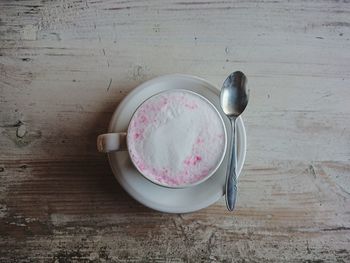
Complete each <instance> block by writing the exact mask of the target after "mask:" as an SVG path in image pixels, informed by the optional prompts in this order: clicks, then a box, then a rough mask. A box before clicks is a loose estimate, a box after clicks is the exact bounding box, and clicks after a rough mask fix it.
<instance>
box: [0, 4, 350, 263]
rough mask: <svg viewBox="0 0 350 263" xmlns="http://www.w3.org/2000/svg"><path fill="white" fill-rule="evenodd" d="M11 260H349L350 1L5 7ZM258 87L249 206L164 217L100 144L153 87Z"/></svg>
mask: <svg viewBox="0 0 350 263" xmlns="http://www.w3.org/2000/svg"><path fill="white" fill-rule="evenodd" d="M0 18H1V20H0V135H1V136H0V180H1V181H0V261H1V262H215V261H217V262H336V261H338V262H350V162H349V161H350V132H349V129H350V106H349V105H350V104H349V103H350V4H349V3H347V1H332V2H331V1H283V0H281V1H280V0H277V1H262V2H260V1H233V2H231V1H195V2H187V1H160V0H159V1H128V0H126V1H101V0H54V1H39V0H29V1H6V0H2V1H1V2H0ZM238 69H240V70H242V71H244V72H245V73H246V74H247V76H248V78H249V88H250V90H251V100H250V103H249V106H248V108H247V111H246V112H245V113H244V117H243V118H244V121H245V124H246V129H247V136H248V151H247V159H246V164H245V167H244V170H243V174H242V177H241V178H240V182H239V195H238V199H239V202H238V209H237V210H236V211H235V212H234V213H228V212H227V211H226V210H225V203H224V200H223V199H222V200H220V201H219V202H217V203H216V204H214V205H212V206H211V207H208V208H207V209H203V210H201V211H198V212H196V213H192V214H183V215H173V214H163V213H159V212H155V211H152V210H150V209H148V208H145V207H144V206H142V205H141V204H139V203H137V202H136V201H134V200H133V199H132V198H131V197H129V196H128V194H127V193H126V192H124V190H123V189H122V188H121V187H120V186H119V185H118V183H117V181H116V180H115V178H114V177H113V175H112V173H111V170H110V168H109V165H108V162H107V160H106V156H105V155H101V154H98V153H97V152H96V147H95V139H96V136H97V135H98V134H100V133H103V132H105V131H106V129H107V125H108V121H109V119H110V118H111V115H112V112H113V111H114V109H115V108H116V107H117V106H118V103H119V102H120V101H121V100H122V99H123V98H124V97H125V95H126V94H127V93H128V92H129V91H131V90H132V89H133V88H134V87H136V86H137V85H138V84H140V83H142V82H143V81H145V80H148V79H150V78H153V77H155V76H159V75H163V74H168V73H187V74H193V75H198V76H200V77H203V78H205V79H207V80H209V81H211V82H212V83H214V84H215V85H217V87H220V86H221V83H222V82H223V80H224V79H225V77H226V76H227V75H228V74H229V73H230V72H232V71H234V70H238Z"/></svg>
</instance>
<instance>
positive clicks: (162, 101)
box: [127, 90, 226, 187]
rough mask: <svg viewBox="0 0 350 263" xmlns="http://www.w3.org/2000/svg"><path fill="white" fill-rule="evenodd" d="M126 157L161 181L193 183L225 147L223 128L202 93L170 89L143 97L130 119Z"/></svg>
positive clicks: (214, 163) (212, 165)
mask: <svg viewBox="0 0 350 263" xmlns="http://www.w3.org/2000/svg"><path fill="white" fill-rule="evenodd" d="M127 136H128V137H127V140H128V147H129V152H130V156H131V159H132V161H133V163H134V165H135V166H136V167H137V169H138V170H139V171H140V172H141V173H142V174H144V175H145V176H146V177H147V178H149V179H150V180H152V181H154V182H156V183H159V184H161V185H165V186H172V187H182V186H186V185H191V184H195V183H196V182H199V181H201V180H203V179H204V178H206V177H207V176H208V175H209V174H210V173H212V172H213V171H214V170H215V169H216V168H217V166H218V164H219V163H220V162H221V160H222V158H223V154H224V151H225V139H226V138H225V128H224V125H223V123H222V119H221V117H220V115H219V113H218V112H217V111H216V109H215V108H214V107H213V106H212V105H211V104H210V103H209V102H208V101H207V100H206V99H204V98H203V97H201V96H199V95H197V94H195V93H192V92H189V91H185V90H170V91H166V92H162V93H160V94H158V95H155V96H153V97H151V98H150V99H148V100H146V101H145V102H144V103H143V104H142V105H141V106H140V107H139V108H138V109H137V111H136V112H135V114H134V116H133V118H132V119H131V122H130V125H129V130H128V135H127Z"/></svg>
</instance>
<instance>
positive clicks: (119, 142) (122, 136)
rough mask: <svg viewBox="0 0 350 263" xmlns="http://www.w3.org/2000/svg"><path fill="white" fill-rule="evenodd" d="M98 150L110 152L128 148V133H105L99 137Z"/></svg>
mask: <svg viewBox="0 0 350 263" xmlns="http://www.w3.org/2000/svg"><path fill="white" fill-rule="evenodd" d="M97 150H98V151H99V152H103V153H108V152H114V151H123V150H126V133H125V132H120V133H105V134H101V135H99V136H98V137H97Z"/></svg>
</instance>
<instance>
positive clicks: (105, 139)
mask: <svg viewBox="0 0 350 263" xmlns="http://www.w3.org/2000/svg"><path fill="white" fill-rule="evenodd" d="M170 91H173V90H167V91H163V92H160V93H157V94H154V95H153V96H151V97H149V98H148V99H147V100H145V101H144V102H143V103H142V104H141V105H140V106H139V107H138V108H137V109H136V110H135V112H134V113H133V115H132V118H131V119H130V122H129V125H128V129H127V131H126V132H118V133H106V134H101V135H99V136H98V137H97V149H98V151H99V152H103V153H109V152H115V151H128V152H129V156H130V159H131V161H132V163H133V164H134V166H135V167H136V169H137V170H138V171H139V172H140V173H141V175H143V176H144V177H145V178H146V179H148V180H150V181H151V182H153V183H155V184H157V185H160V186H164V187H169V188H186V187H190V186H195V185H198V184H200V183H202V182H203V181H205V180H207V179H208V178H209V177H210V176H212V175H213V174H214V173H215V172H216V170H217V169H218V168H219V166H220V165H221V163H222V161H223V159H224V157H225V152H226V148H227V133H226V129H225V124H224V121H223V119H222V117H221V115H220V114H219V112H218V110H217V109H216V107H215V106H214V105H213V104H212V103H211V102H210V101H209V100H207V99H206V98H205V97H203V96H201V95H199V94H198V93H195V92H193V91H189V90H183V89H177V91H181V92H187V93H191V94H193V95H196V96H198V97H199V98H201V99H202V100H205V101H206V102H207V104H208V105H210V107H212V108H213V109H214V110H215V112H216V115H217V118H218V120H220V122H221V125H222V127H223V133H224V144H223V146H222V147H223V148H222V154H221V157H220V159H219V161H218V162H217V163H216V165H215V167H214V168H213V169H212V170H211V171H210V172H209V173H208V174H207V175H206V176H205V177H204V178H203V179H201V180H199V181H196V182H194V183H191V184H186V185H181V186H169V185H166V184H163V183H161V182H159V181H156V180H155V179H154V178H151V177H149V176H147V175H145V174H144V173H143V172H142V169H140V168H139V167H138V165H137V164H136V163H135V161H134V159H133V158H132V154H131V152H130V150H129V147H128V145H130V143H131V142H130V140H132V139H133V138H132V136H128V133H129V131H130V123H132V121H133V119H134V118H135V116H136V113H137V112H138V110H139V109H140V107H141V106H142V105H143V104H144V103H145V102H147V101H148V100H149V99H151V98H153V97H154V96H156V95H160V94H165V93H167V92H170Z"/></svg>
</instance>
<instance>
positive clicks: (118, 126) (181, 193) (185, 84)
mask: <svg viewBox="0 0 350 263" xmlns="http://www.w3.org/2000/svg"><path fill="white" fill-rule="evenodd" d="M175 88H181V89H188V90H191V91H194V92H196V93H198V94H200V95H202V96H204V97H206V98H207V99H208V100H209V101H210V102H212V103H213V104H214V106H215V107H217V109H218V111H219V112H220V114H221V115H222V117H223V119H224V121H225V126H226V130H227V135H228V136H231V129H230V123H229V120H228V118H227V117H226V116H225V115H224V113H223V112H222V110H221V108H220V102H219V90H218V89H217V88H215V86H213V85H212V84H210V83H208V82H207V81H205V80H203V79H201V78H198V77H194V76H191V75H181V74H174V75H165V76H162V77H158V78H155V79H152V80H149V81H147V82H145V83H143V84H141V85H140V86H138V87H137V88H135V89H134V90H133V91H131V92H130V93H129V94H128V95H127V96H126V97H125V98H124V100H123V101H122V102H121V103H120V104H119V106H118V108H117V110H116V111H115V112H114V114H113V116H112V119H111V122H110V125H109V129H108V132H125V131H126V130H127V128H128V124H129V121H130V119H131V117H132V115H133V113H134V111H135V110H136V108H137V107H138V106H139V105H140V104H141V103H142V102H143V101H145V100H146V99H147V98H149V97H150V96H152V95H154V94H156V93H159V92H161V91H164V90H169V89H175ZM237 146H238V153H237V160H238V165H237V171H238V174H239V173H240V172H241V170H242V167H243V164H244V160H245V154H246V133H245V129H244V124H243V121H242V119H241V118H238V119H237ZM108 158H109V163H110V165H111V167H112V170H113V173H114V175H115V177H116V178H117V180H118V182H119V183H120V184H121V185H122V187H123V188H124V189H125V190H126V191H127V192H128V193H129V194H130V195H131V196H132V197H133V198H135V199H136V200H137V201H139V202H140V203H142V204H143V205H145V206H147V207H149V208H152V209H155V210H158V211H161V212H168V213H188V212H193V211H196V210H199V209H202V208H205V207H207V206H209V205H211V204H213V203H215V202H216V201H217V200H219V198H220V197H222V196H223V194H224V186H225V180H226V178H225V177H226V174H225V171H226V168H227V158H228V153H226V156H225V159H224V161H223V162H222V164H221V166H220V167H219V169H218V170H217V171H216V173H215V174H213V175H212V176H211V177H210V178H209V179H208V180H206V181H204V182H203V183H201V184H199V185H196V186H194V187H190V188H184V189H171V188H166V187H162V186H159V185H156V184H154V183H152V182H150V181H149V180H147V179H146V178H144V177H143V176H142V175H141V174H140V173H139V172H138V171H137V170H136V168H134V166H133V164H132V163H131V160H130V158H129V155H128V152H127V151H125V152H113V153H109V154H108Z"/></svg>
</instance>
